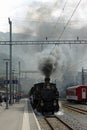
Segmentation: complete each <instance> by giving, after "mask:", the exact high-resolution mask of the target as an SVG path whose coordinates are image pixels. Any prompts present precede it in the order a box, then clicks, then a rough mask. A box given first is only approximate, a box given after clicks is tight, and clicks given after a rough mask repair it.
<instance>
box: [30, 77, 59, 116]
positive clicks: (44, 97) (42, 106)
mask: <svg viewBox="0 0 87 130" xmlns="http://www.w3.org/2000/svg"><path fill="white" fill-rule="evenodd" d="M58 99H59V92H58V90H57V88H56V84H55V83H51V82H50V78H45V81H44V82H41V83H37V84H34V86H33V87H32V88H31V90H30V102H31V105H32V107H33V109H36V110H37V111H38V112H40V113H42V114H44V113H49V112H51V113H52V114H54V112H58V111H59V103H58Z"/></svg>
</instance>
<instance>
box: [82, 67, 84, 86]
mask: <svg viewBox="0 0 87 130" xmlns="http://www.w3.org/2000/svg"><path fill="white" fill-rule="evenodd" d="M82 85H84V69H83V68H82Z"/></svg>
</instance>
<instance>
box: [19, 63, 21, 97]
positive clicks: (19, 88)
mask: <svg viewBox="0 0 87 130" xmlns="http://www.w3.org/2000/svg"><path fill="white" fill-rule="evenodd" d="M19 94H20V98H21V84H20V61H19Z"/></svg>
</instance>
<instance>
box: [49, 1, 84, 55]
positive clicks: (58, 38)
mask: <svg viewBox="0 0 87 130" xmlns="http://www.w3.org/2000/svg"><path fill="white" fill-rule="evenodd" d="M80 2H81V0H80V1H79V2H78V4H77V6H76V7H75V9H74V11H73V13H72V15H71V17H70V19H69V20H68V22H67V23H66V25H65V26H64V29H63V31H62V33H61V34H60V36H59V38H58V40H60V39H61V37H62V35H63V33H64V31H65V29H66V27H67V26H68V24H69V23H70V21H71V18H72V17H73V15H74V13H75V12H76V10H77V8H78V6H79V4H80ZM55 47H56V45H55V46H54V47H53V48H52V50H51V51H50V54H52V51H53V50H54V49H55Z"/></svg>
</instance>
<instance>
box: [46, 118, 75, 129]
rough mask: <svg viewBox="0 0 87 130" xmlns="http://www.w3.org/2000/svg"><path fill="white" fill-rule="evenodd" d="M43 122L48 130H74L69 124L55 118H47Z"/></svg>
mask: <svg viewBox="0 0 87 130" xmlns="http://www.w3.org/2000/svg"><path fill="white" fill-rule="evenodd" d="M44 120H45V121H46V123H47V124H48V126H49V127H50V130H74V129H73V128H72V127H71V126H70V125H69V124H67V123H66V122H65V121H63V120H61V119H60V118H59V117H57V116H47V117H44Z"/></svg>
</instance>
